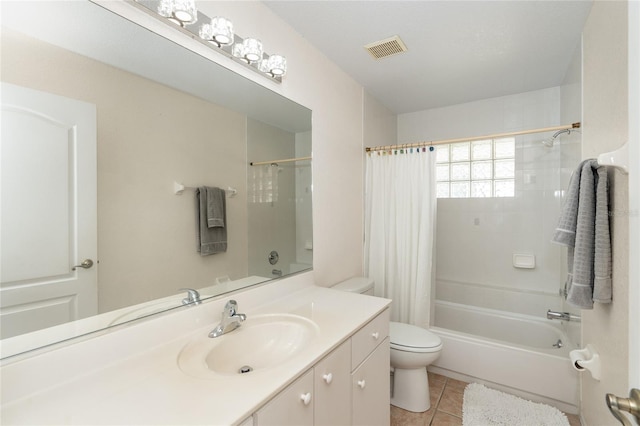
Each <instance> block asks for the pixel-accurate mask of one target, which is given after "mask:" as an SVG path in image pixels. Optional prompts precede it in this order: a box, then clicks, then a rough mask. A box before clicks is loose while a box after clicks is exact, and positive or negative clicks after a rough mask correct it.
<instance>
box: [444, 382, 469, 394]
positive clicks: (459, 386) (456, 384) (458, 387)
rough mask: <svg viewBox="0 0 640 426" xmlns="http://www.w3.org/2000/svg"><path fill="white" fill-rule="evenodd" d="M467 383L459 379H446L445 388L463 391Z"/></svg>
mask: <svg viewBox="0 0 640 426" xmlns="http://www.w3.org/2000/svg"><path fill="white" fill-rule="evenodd" d="M468 384H469V383H467V382H463V381H461V380H455V379H447V388H450V389H453V390H455V391H456V392H464V388H466V387H467V385H468Z"/></svg>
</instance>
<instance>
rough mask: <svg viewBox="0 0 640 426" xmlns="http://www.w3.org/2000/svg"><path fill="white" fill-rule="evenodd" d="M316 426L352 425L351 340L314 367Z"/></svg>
mask: <svg viewBox="0 0 640 426" xmlns="http://www.w3.org/2000/svg"><path fill="white" fill-rule="evenodd" d="M313 371H314V390H315V395H316V406H315V416H314V420H315V424H316V425H336V426H340V425H349V424H351V398H350V393H351V339H349V340H347V341H346V342H344V343H343V344H342V345H340V346H339V347H338V348H337V349H336V350H334V351H333V352H331V353H330V354H329V355H327V356H326V357H325V358H324V359H323V360H322V361H320V362H319V363H317V364H316V365H315V367H314V368H313Z"/></svg>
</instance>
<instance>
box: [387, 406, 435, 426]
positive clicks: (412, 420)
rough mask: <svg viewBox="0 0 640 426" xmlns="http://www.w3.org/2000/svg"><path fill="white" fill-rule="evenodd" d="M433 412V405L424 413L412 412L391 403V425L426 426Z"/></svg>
mask: <svg viewBox="0 0 640 426" xmlns="http://www.w3.org/2000/svg"><path fill="white" fill-rule="evenodd" d="M434 412H435V407H433V408H432V409H430V410H429V411H426V412H424V413H412V412H411V411H406V410H403V409H402V408H398V407H394V406H393V405H392V406H391V426H428V425H429V422H431V418H432V417H433V413H434Z"/></svg>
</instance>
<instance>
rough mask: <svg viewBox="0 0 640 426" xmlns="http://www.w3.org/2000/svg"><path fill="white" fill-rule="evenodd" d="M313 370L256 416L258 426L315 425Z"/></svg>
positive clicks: (255, 420) (281, 393)
mask: <svg viewBox="0 0 640 426" xmlns="http://www.w3.org/2000/svg"><path fill="white" fill-rule="evenodd" d="M313 406H314V397H313V370H309V371H308V372H307V373H305V374H304V376H302V377H300V378H299V379H298V380H296V381H295V382H293V383H292V384H291V385H289V387H287V388H286V389H285V390H283V391H282V392H280V393H279V394H278V395H277V396H276V397H275V398H273V399H272V400H271V401H269V402H268V403H267V405H265V406H264V407H262V408H261V409H260V410H258V411H257V412H256V414H255V416H254V423H255V424H256V425H257V426H269V425H273V426H287V425H290V426H304V425H313Z"/></svg>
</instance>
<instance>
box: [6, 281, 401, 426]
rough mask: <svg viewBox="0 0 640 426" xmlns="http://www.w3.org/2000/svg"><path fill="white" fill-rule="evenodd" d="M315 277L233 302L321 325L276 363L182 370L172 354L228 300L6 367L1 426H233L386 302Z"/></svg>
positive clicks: (211, 323) (204, 329)
mask: <svg viewBox="0 0 640 426" xmlns="http://www.w3.org/2000/svg"><path fill="white" fill-rule="evenodd" d="M312 277H313V274H312V273H305V274H300V275H297V276H296V277H292V278H290V279H287V280H283V281H281V282H278V283H272V284H270V285H268V286H261V287H258V288H255V289H252V290H247V291H242V292H239V293H235V294H234V295H233V298H234V299H235V300H237V302H238V305H239V308H240V310H241V311H242V312H244V313H246V314H247V315H249V316H251V315H253V316H257V315H261V314H268V313H273V312H279V313H288V314H295V315H300V316H303V317H305V318H307V319H309V320H311V321H313V322H315V323H316V324H318V326H319V332H318V334H317V336H316V337H315V338H314V339H313V340H312V341H311V342H310V343H309V344H308V345H307V346H306V347H305V349H303V350H302V352H300V353H299V354H298V355H296V356H294V357H293V358H291V359H290V360H289V361H287V362H285V363H283V364H282V365H279V366H277V367H273V368H272V369H267V370H263V371H259V372H258V371H256V372H254V373H256V374H251V373H250V374H248V375H246V376H242V377H241V378H239V377H237V376H235V375H233V376H226V377H224V376H221V377H219V378H216V379H215V380H212V379H197V378H193V377H190V376H188V375H187V374H185V373H183V372H182V371H180V369H179V368H178V365H177V357H178V353H179V352H180V350H181V349H182V348H183V347H184V346H185V345H186V344H187V343H188V342H190V341H191V340H192V339H193V338H194V336H195V335H196V334H197V333H208V331H210V329H212V328H213V327H215V325H216V324H217V323H218V321H219V318H220V312H221V311H222V307H223V305H224V303H226V301H227V300H228V299H230V298H231V296H229V295H226V296H224V297H221V298H218V299H217V300H213V301H209V302H205V303H203V304H201V305H199V306H197V307H193V309H185V310H177V311H175V312H170V313H167V314H164V315H162V316H159V317H158V318H155V319H151V320H148V321H141V322H135V323H131V324H129V325H123V326H120V327H116V328H113V329H111V330H110V331H109V332H108V333H107V334H104V335H102V336H99V337H95V338H93V339H89V340H86V341H83V342H79V343H76V344H69V345H67V346H64V345H61V346H60V347H58V348H57V349H55V350H50V351H48V352H46V353H43V354H41V355H37V356H32V357H25V358H22V359H9V360H5V361H4V362H3V364H2V365H1V367H0V368H1V370H0V374H1V381H2V382H1V385H2V391H3V392H2V406H1V407H2V408H1V411H0V419H1V420H2V423H3V424H127V425H131V424H203V423H210V424H235V423H239V422H240V421H242V420H243V419H245V418H246V417H248V416H249V415H251V413H253V412H254V411H255V410H256V409H257V408H259V407H260V405H262V404H263V403H264V402H265V401H266V400H267V399H268V398H270V397H271V396H273V395H274V394H275V393H277V392H278V391H279V390H281V389H283V388H284V387H286V386H287V385H288V384H290V383H291V382H293V381H294V380H295V379H296V378H297V377H298V376H299V375H300V374H302V373H303V372H304V371H305V370H307V369H308V368H309V366H311V365H313V364H314V363H315V362H317V361H318V360H319V359H321V358H322V357H323V356H324V355H325V354H327V353H329V352H330V351H331V350H332V349H334V348H336V347H337V346H338V345H339V344H340V343H341V342H343V341H345V339H346V338H347V337H348V336H349V334H350V333H351V332H353V331H354V330H356V329H358V328H360V327H361V326H362V325H363V324H365V323H366V322H367V321H368V320H370V319H371V318H373V317H374V316H375V315H376V314H377V313H379V312H382V311H383V310H384V309H385V308H386V307H387V306H388V304H389V302H390V301H389V300H386V299H382V298H372V297H364V296H360V295H354V294H349V293H343V292H337V291H334V290H331V289H326V288H320V287H316V286H314V285H313V282H312ZM265 301H268V302H265ZM345 313H348V314H345ZM347 329H349V331H347ZM52 366H55V368H52ZM187 407H188V409H186V408H187Z"/></svg>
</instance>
